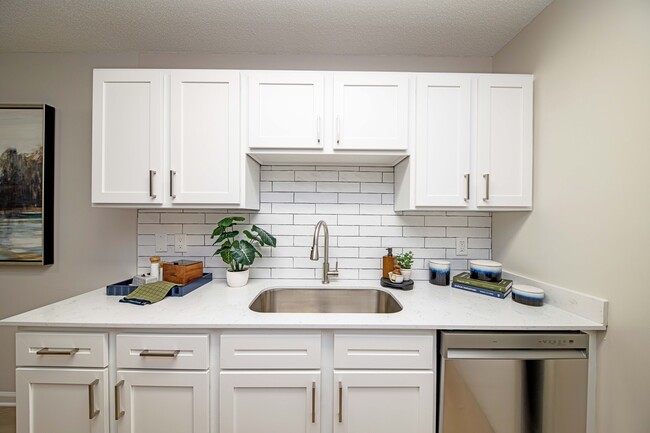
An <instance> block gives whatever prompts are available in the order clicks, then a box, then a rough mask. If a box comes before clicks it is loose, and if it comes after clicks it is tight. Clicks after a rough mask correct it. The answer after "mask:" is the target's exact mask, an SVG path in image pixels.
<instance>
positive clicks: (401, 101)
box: [334, 73, 409, 150]
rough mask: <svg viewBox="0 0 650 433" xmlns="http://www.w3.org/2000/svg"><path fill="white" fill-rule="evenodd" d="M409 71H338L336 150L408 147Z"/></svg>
mask: <svg viewBox="0 0 650 433" xmlns="http://www.w3.org/2000/svg"><path fill="white" fill-rule="evenodd" d="M408 96H409V78H408V76H407V75H406V74H373V73H368V74H336V73H335V74H334V149H338V150H345V149H349V150H406V149H407V147H408V109H409V107H408Z"/></svg>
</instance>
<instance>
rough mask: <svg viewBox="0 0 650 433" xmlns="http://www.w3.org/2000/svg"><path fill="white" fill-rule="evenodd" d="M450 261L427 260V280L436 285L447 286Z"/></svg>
mask: <svg viewBox="0 0 650 433" xmlns="http://www.w3.org/2000/svg"><path fill="white" fill-rule="evenodd" d="M450 273H451V262H448V261H446V260H429V282H430V283H431V284H435V285H436V286H448V285H449V274H450Z"/></svg>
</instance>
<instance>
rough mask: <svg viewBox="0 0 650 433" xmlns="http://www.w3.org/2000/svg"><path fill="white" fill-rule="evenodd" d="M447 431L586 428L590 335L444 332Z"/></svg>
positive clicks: (442, 401)
mask: <svg viewBox="0 0 650 433" xmlns="http://www.w3.org/2000/svg"><path fill="white" fill-rule="evenodd" d="M441 334H442V339H441V344H440V355H441V370H440V396H439V405H440V406H439V426H440V428H439V432H440V433H584V432H585V431H586V418H587V369H588V366H587V364H588V351H587V348H588V343H589V336H588V335H586V334H583V333H508V332H495V333H485V332H442V333H441Z"/></svg>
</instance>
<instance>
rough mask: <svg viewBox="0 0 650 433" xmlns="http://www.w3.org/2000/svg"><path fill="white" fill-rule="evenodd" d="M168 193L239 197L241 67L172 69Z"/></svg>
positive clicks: (190, 200)
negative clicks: (227, 68)
mask: <svg viewBox="0 0 650 433" xmlns="http://www.w3.org/2000/svg"><path fill="white" fill-rule="evenodd" d="M170 107H171V112H170V125H171V153H170V173H169V176H170V177H169V194H170V197H171V201H172V203H174V204H176V203H178V204H215V203H233V204H237V203H238V202H239V201H240V197H239V188H240V182H241V180H240V170H241V167H240V165H241V158H242V155H241V152H240V149H239V72H237V71H210V70H195V71H193V70H174V71H172V72H171V104H170Z"/></svg>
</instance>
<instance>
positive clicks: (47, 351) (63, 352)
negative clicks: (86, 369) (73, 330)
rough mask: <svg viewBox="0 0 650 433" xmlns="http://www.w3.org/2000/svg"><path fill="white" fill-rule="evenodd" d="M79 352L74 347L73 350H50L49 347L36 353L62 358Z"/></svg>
mask: <svg viewBox="0 0 650 433" xmlns="http://www.w3.org/2000/svg"><path fill="white" fill-rule="evenodd" d="M77 352H79V348H78V347H75V348H73V349H60V350H57V349H50V348H49V347H44V348H42V349H41V350H39V351H37V352H36V354H37V355H62V356H72V355H74V354H75V353H77Z"/></svg>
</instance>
